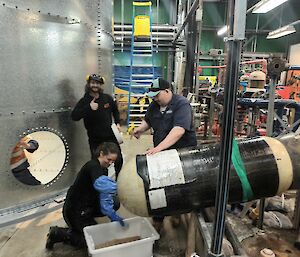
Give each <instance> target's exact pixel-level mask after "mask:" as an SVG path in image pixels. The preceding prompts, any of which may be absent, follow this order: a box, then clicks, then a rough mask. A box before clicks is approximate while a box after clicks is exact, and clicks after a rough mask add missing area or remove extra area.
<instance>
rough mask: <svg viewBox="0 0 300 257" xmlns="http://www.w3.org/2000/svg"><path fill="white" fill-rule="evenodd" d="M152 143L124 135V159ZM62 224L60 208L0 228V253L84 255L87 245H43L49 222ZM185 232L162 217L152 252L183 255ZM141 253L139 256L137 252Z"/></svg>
mask: <svg viewBox="0 0 300 257" xmlns="http://www.w3.org/2000/svg"><path fill="white" fill-rule="evenodd" d="M151 146H152V136H151V135H145V136H142V138H141V139H140V140H139V141H137V139H130V137H129V136H127V135H126V136H124V143H123V144H122V145H121V147H122V151H123V154H124V160H125V161H126V160H129V158H134V157H135V155H136V154H138V153H143V152H145V151H146V149H147V148H149V147H151ZM119 213H120V214H121V215H122V216H123V217H124V218H129V217H133V216H134V215H133V214H131V213H129V212H128V211H127V210H126V209H124V208H123V207H121V209H120V210H119ZM98 221H99V222H100V223H102V222H109V220H108V219H107V218H101V219H99V220H98ZM55 225H57V226H65V222H64V220H63V218H62V214H61V209H59V210H57V211H54V212H51V213H48V214H46V215H44V216H40V217H37V218H35V219H33V220H28V221H25V222H23V223H19V224H17V225H13V226H10V227H6V228H4V229H1V232H0V257H11V256H18V257H71V256H74V257H75V256H76V257H86V256H88V252H87V249H84V250H75V249H74V248H73V247H71V246H69V245H65V244H56V245H55V246H54V250H52V251H48V250H46V249H45V242H46V235H47V233H48V230H49V227H50V226H55ZM184 249H185V233H184V231H183V228H181V227H179V228H176V229H174V228H173V227H172V226H171V223H170V220H169V218H166V219H165V221H164V228H163V229H162V231H161V239H160V240H159V242H158V243H156V245H155V249H154V256H155V257H163V256H172V257H179V256H184ZM141 257H142V256H141Z"/></svg>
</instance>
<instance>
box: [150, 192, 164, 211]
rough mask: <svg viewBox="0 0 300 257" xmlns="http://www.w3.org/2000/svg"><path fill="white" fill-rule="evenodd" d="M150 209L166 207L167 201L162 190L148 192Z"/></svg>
mask: <svg viewBox="0 0 300 257" xmlns="http://www.w3.org/2000/svg"><path fill="white" fill-rule="evenodd" d="M148 195H149V202H150V206H151V209H152V210H153V209H159V208H164V207H167V199H166V194H165V190H164V189H156V190H152V191H149V192H148Z"/></svg>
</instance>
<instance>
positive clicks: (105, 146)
mask: <svg viewBox="0 0 300 257" xmlns="http://www.w3.org/2000/svg"><path fill="white" fill-rule="evenodd" d="M118 154H120V153H119V147H118V146H117V145H116V144H115V143H111V142H104V143H102V144H100V145H99V147H98V148H97V149H96V151H95V156H98V157H97V158H95V159H92V160H90V161H88V162H87V163H86V164H85V165H84V166H83V167H82V168H81V170H80V172H79V173H78V175H77V178H76V180H75V182H74V184H73V185H72V186H71V187H70V188H69V190H68V192H67V196H66V200H65V203H64V206H63V217H64V220H65V221H66V223H67V225H68V226H69V228H61V227H50V230H49V233H48V235H47V243H46V248H47V249H52V248H53V245H54V244H55V243H58V242H65V243H69V244H71V245H73V246H75V247H77V248H82V247H84V246H85V240H84V235H83V228H84V227H86V226H90V225H95V224H96V223H97V222H96V221H95V219H94V218H95V217H101V216H108V217H109V218H110V219H111V221H119V222H120V224H121V225H124V222H123V219H122V218H121V217H120V216H118V214H117V213H116V211H115V210H116V209H118V208H119V206H120V204H119V203H116V202H117V201H116V197H115V196H116V190H117V185H116V182H115V181H114V180H112V179H111V178H110V177H108V176H107V175H108V170H107V168H108V167H109V166H110V165H111V164H113V163H114V162H115V161H116V159H117V156H118Z"/></svg>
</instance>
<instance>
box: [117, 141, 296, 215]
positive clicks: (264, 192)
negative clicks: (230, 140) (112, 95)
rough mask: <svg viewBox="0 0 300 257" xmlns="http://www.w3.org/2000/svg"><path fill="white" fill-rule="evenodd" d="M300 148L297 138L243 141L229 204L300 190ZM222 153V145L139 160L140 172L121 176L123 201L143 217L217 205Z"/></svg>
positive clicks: (156, 155)
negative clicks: (220, 156) (216, 195)
mask: <svg viewBox="0 0 300 257" xmlns="http://www.w3.org/2000/svg"><path fill="white" fill-rule="evenodd" d="M299 143H300V142H299V137H295V136H286V137H284V138H282V139H279V140H277V139H274V138H268V137H262V138H252V139H246V140H239V141H238V151H237V152H233V156H235V157H236V156H238V159H239V160H240V161H241V163H242V165H241V166H242V167H243V168H241V167H240V166H236V165H235V166H233V165H232V166H231V172H230V178H229V180H230V189H229V200H228V201H229V202H230V203H236V202H245V201H250V200H253V199H259V198H261V197H269V196H274V195H276V194H280V193H282V192H284V191H286V190H288V189H290V188H293V189H297V188H300V185H299V182H297V181H296V180H297V179H298V180H299V174H300V162H299V161H298V160H299V157H300V144H299ZM219 150H220V146H219V144H214V145H202V146H197V147H190V148H184V149H180V150H168V151H163V152H160V153H158V154H155V155H138V156H137V157H136V170H135V167H130V168H129V170H125V169H126V167H125V169H124V170H123V172H124V174H123V176H122V174H120V176H119V179H118V186H119V196H120V199H121V202H122V203H123V204H124V206H125V207H127V208H128V209H129V210H130V211H132V212H134V213H136V214H138V215H142V216H147V215H150V216H152V215H171V214H176V213H185V212H189V211H191V210H197V209H199V208H202V207H208V206H214V201H215V194H216V186H217V177H218V176H217V175H218V174H217V173H218V172H219V170H218V168H219V167H218V165H219V162H220V160H219ZM237 171H238V172H237ZM124 175H126V177H125V176H124ZM293 178H294V182H293ZM125 180H126V181H125Z"/></svg>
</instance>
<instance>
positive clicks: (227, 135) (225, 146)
mask: <svg viewBox="0 0 300 257" xmlns="http://www.w3.org/2000/svg"><path fill="white" fill-rule="evenodd" d="M234 6H235V5H234V0H231V1H230V2H229V8H228V12H229V13H228V17H230V22H229V24H228V25H229V35H230V36H229V40H228V41H227V44H228V54H227V56H228V59H227V69H226V80H225V88H224V110H223V119H222V124H223V125H222V139H221V148H220V166H219V176H218V185H217V193H216V204H215V207H216V214H215V221H214V232H213V239H212V245H211V249H210V251H211V252H210V253H209V256H220V254H221V252H222V242H223V235H224V230H225V212H226V205H227V200H228V192H229V190H228V189H229V172H230V165H231V149H232V140H233V137H234V134H233V133H234V132H233V129H234V120H235V107H236V94H237V85H238V73H239V65H240V54H241V41H240V40H234V39H232V38H230V37H231V36H232V35H233V25H234V24H233V19H232V17H233V13H234Z"/></svg>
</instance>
